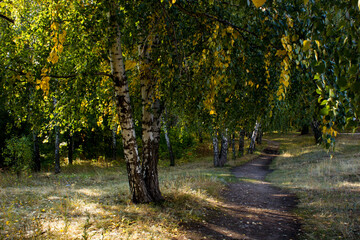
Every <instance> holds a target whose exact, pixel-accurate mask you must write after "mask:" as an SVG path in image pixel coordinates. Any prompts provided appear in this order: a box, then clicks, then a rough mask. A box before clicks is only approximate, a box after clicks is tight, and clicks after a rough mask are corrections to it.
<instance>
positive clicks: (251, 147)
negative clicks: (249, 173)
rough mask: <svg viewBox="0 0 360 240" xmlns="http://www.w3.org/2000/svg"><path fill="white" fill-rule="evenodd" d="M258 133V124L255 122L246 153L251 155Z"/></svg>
mask: <svg viewBox="0 0 360 240" xmlns="http://www.w3.org/2000/svg"><path fill="white" fill-rule="evenodd" d="M258 131H259V122H258V121H256V123H255V128H254V131H253V133H252V135H251V138H250V146H249V151H248V152H249V153H250V154H253V153H254V151H255V140H256V136H257V134H258Z"/></svg>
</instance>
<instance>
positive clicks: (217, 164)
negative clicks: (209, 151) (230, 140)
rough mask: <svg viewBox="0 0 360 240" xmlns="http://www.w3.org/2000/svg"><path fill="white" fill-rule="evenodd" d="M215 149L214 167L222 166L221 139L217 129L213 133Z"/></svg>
mask: <svg viewBox="0 0 360 240" xmlns="http://www.w3.org/2000/svg"><path fill="white" fill-rule="evenodd" d="M213 150H214V167H220V158H219V140H218V136H217V131H215V132H214V135H213Z"/></svg>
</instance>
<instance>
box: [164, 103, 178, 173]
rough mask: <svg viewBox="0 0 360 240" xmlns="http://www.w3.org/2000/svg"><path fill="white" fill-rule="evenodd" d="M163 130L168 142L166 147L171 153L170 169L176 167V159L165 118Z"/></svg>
mask: <svg viewBox="0 0 360 240" xmlns="http://www.w3.org/2000/svg"><path fill="white" fill-rule="evenodd" d="M165 114H166V110H165ZM163 129H164V135H165V141H166V145H167V148H168V151H169V158H170V167H174V166H175V157H174V153H173V150H172V146H171V142H170V138H169V133H168V130H167V123H166V120H165V118H163Z"/></svg>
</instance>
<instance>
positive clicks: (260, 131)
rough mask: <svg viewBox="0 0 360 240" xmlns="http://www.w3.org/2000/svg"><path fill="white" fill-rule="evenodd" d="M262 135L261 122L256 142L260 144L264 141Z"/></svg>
mask: <svg viewBox="0 0 360 240" xmlns="http://www.w3.org/2000/svg"><path fill="white" fill-rule="evenodd" d="M262 136H263V132H262V129H261V124H259V128H258V133H257V135H256V143H257V144H259V145H261V143H262Z"/></svg>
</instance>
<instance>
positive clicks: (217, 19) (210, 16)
mask: <svg viewBox="0 0 360 240" xmlns="http://www.w3.org/2000/svg"><path fill="white" fill-rule="evenodd" d="M175 6H176V7H178V9H179V10H180V11H182V12H183V13H185V14H187V15H189V16H192V17H198V16H203V17H207V18H209V19H211V20H213V21H217V22H219V23H222V24H224V25H227V26H231V27H232V28H234V29H235V30H236V31H237V32H239V33H240V34H241V36H242V37H243V38H244V39H246V37H245V36H244V35H243V33H244V32H246V33H248V34H250V35H253V36H255V37H256V38H259V36H258V35H257V34H255V33H253V32H251V31H249V30H247V29H245V28H242V27H239V26H237V25H235V24H233V23H231V22H230V21H228V20H225V19H221V18H218V17H216V16H212V15H210V14H208V13H200V12H192V11H190V10H187V9H185V8H184V7H182V6H181V5H180V4H179V3H178V2H176V3H175Z"/></svg>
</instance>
